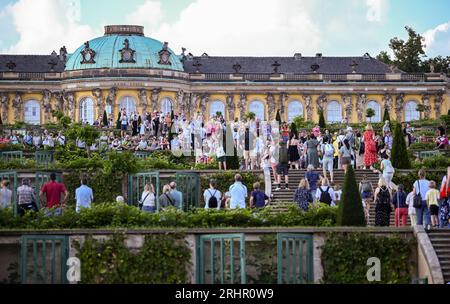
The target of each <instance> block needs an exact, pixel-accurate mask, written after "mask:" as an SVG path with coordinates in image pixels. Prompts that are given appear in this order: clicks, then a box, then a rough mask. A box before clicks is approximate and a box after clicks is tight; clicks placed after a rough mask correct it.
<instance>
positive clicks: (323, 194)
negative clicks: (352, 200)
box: [319, 187, 333, 205]
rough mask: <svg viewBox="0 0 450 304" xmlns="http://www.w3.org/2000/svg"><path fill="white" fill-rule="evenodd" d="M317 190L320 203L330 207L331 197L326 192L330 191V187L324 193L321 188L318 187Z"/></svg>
mask: <svg viewBox="0 0 450 304" xmlns="http://www.w3.org/2000/svg"><path fill="white" fill-rule="evenodd" d="M319 190H320V192H321V194H320V202H321V203H325V204H327V205H331V202H332V201H333V200H332V199H331V195H330V193H329V192H328V190H330V187H327V190H325V191H323V190H322V187H319Z"/></svg>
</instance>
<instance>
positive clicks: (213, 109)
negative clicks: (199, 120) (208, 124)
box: [209, 100, 225, 117]
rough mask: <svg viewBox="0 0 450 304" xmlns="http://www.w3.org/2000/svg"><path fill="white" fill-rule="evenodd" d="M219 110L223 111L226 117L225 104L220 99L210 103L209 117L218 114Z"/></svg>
mask: <svg viewBox="0 0 450 304" xmlns="http://www.w3.org/2000/svg"><path fill="white" fill-rule="evenodd" d="M217 112H220V113H222V116H223V117H225V104H224V103H223V102H222V101H220V100H215V101H213V102H211V103H210V104H209V117H211V116H213V115H216V113H217Z"/></svg>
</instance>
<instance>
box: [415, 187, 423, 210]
mask: <svg viewBox="0 0 450 304" xmlns="http://www.w3.org/2000/svg"><path fill="white" fill-rule="evenodd" d="M417 186H418V188H419V191H417V193H416V195H414V198H413V207H414V208H422V195H420V181H417Z"/></svg>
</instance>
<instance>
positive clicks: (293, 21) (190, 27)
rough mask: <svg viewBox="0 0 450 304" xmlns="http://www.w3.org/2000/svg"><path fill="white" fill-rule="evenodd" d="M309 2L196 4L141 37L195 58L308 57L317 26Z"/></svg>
mask: <svg viewBox="0 0 450 304" xmlns="http://www.w3.org/2000/svg"><path fill="white" fill-rule="evenodd" d="M312 2H313V1H312V0H306V1H302V2H300V1H296V0H286V1H283V3H280V1H277V0H246V1H242V0H228V1H223V0H196V1H195V2H193V3H191V4H190V5H189V6H188V7H186V8H185V9H184V10H183V11H182V12H181V14H180V17H179V19H178V20H177V21H176V22H175V23H173V24H168V23H163V24H161V25H160V26H159V28H158V29H157V30H156V31H154V32H151V33H149V32H148V31H147V34H148V35H150V36H152V37H155V38H156V39H160V40H163V41H164V40H165V41H167V40H168V41H170V42H171V44H170V46H171V48H172V49H174V50H176V51H177V52H179V51H180V49H181V47H182V46H184V47H186V48H187V49H188V51H189V52H192V53H193V54H195V55H200V54H202V53H203V52H207V53H208V54H209V55H252V56H261V55H275V54H276V55H288V56H291V55H293V54H294V53H295V52H304V53H305V52H306V53H314V52H316V51H318V49H319V48H320V45H321V39H320V34H321V33H320V30H319V26H318V25H317V24H316V22H315V21H314V20H313V18H312V17H311V16H310V15H309V13H308V11H309V10H308V8H309V7H310V6H312V5H314V4H313V3H312Z"/></svg>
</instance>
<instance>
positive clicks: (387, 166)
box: [380, 154, 395, 187]
mask: <svg viewBox="0 0 450 304" xmlns="http://www.w3.org/2000/svg"><path fill="white" fill-rule="evenodd" d="M380 168H381V170H383V177H384V179H385V180H386V183H387V184H388V186H389V187H390V186H391V183H392V178H393V177H394V173H395V169H394V166H392V163H391V161H390V160H389V157H388V156H387V155H386V154H385V155H383V160H382V161H381V167H380Z"/></svg>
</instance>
